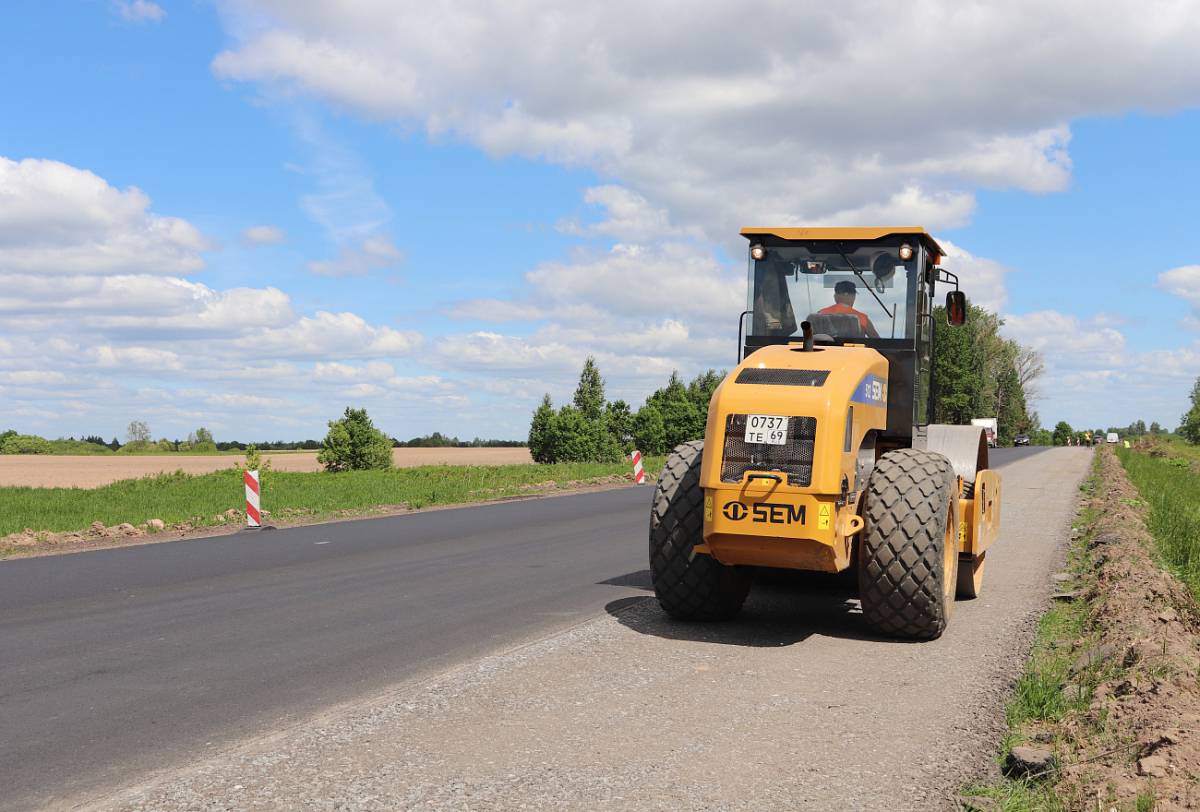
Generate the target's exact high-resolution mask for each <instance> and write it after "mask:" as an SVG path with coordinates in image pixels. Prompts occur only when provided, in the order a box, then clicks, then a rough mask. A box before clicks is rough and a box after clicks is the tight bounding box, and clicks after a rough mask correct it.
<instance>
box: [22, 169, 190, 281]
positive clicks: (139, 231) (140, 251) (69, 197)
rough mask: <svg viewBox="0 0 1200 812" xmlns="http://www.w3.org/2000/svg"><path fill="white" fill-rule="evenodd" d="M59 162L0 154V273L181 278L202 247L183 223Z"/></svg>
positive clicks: (136, 193)
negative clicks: (178, 275) (145, 275)
mask: <svg viewBox="0 0 1200 812" xmlns="http://www.w3.org/2000/svg"><path fill="white" fill-rule="evenodd" d="M149 205H150V199H149V198H148V197H147V196H146V194H145V193H144V192H142V191H141V190H140V189H136V188H133V187H130V188H128V189H126V190H124V191H121V190H119V189H115V188H113V187H112V186H110V185H108V183H106V182H105V181H104V180H103V179H101V178H99V177H97V176H96V175H94V174H92V173H91V172H88V171H87V170H83V169H77V168H75V167H73V166H68V165H67V164H64V163H59V162H58V161H48V160H40V159H36V158H27V159H25V160H22V161H13V160H10V159H8V158H4V157H2V156H0V273H8V274H12V273H21V274H39V275H72V274H92V275H101V274H130V273H138V274H168V275H170V274H184V273H191V272H194V271H198V270H200V269H201V268H202V267H203V266H204V262H203V260H202V259H201V256H200V255H201V252H203V251H204V250H205V249H207V248H208V242H207V241H206V240H205V239H204V237H203V236H202V235H201V234H200V231H199V230H198V229H197V228H196V227H195V226H193V225H192V224H191V223H189V222H187V221H186V220H181V219H179V218H177V217H163V216H161V215H156V214H152V213H150V212H149V211H147V209H148V208H149Z"/></svg>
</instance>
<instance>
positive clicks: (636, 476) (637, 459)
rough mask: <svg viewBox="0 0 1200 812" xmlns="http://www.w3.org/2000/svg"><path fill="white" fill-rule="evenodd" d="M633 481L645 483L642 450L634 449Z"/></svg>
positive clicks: (640, 483)
mask: <svg viewBox="0 0 1200 812" xmlns="http://www.w3.org/2000/svg"><path fill="white" fill-rule="evenodd" d="M633 481H634V482H636V483H637V484H639V485H642V484H645V482H646V472H645V471H643V470H642V452H640V451H638V450H637V449H636V448H635V449H634V450H633Z"/></svg>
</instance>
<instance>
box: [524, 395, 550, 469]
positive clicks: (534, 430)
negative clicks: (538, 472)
mask: <svg viewBox="0 0 1200 812" xmlns="http://www.w3.org/2000/svg"><path fill="white" fill-rule="evenodd" d="M554 418H555V414H554V404H553V403H552V402H551V400H550V393H549V392H547V393H546V394H545V395H543V396H542V403H541V405H540V406H538V407H537V409H535V410H534V412H533V420H531V421H530V422H529V455H530V456H531V457H533V461H534V462H543V463H550V462H554V460H555V454H554V451H555V449H554Z"/></svg>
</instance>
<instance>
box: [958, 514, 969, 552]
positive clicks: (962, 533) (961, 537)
mask: <svg viewBox="0 0 1200 812" xmlns="http://www.w3.org/2000/svg"><path fill="white" fill-rule="evenodd" d="M966 543H967V520H966V519H963V520H961V521H960V522H959V523H958V544H959V546H962V545H964V544H966Z"/></svg>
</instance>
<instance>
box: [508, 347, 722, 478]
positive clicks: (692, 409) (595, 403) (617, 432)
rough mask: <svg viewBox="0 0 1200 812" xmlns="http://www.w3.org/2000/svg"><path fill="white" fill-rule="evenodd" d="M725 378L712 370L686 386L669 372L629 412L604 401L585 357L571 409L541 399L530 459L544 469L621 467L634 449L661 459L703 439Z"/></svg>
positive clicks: (533, 422)
mask: <svg viewBox="0 0 1200 812" xmlns="http://www.w3.org/2000/svg"><path fill="white" fill-rule="evenodd" d="M724 377H725V373H724V372H717V371H716V370H712V369H710V370H708V371H706V372H703V373H701V374H699V375H697V376H696V377H695V378H693V379H692V380H691V381H690V382H688V383H686V384H685V383H684V382H683V379H682V378H680V377H679V373H678V372H672V373H671V378H670V380H669V381H668V382H667V385H666V386H664V387H663V388H661V389H659V390H657V391H655V392H654V393H653V394H652V395H650V397H648V398H646V402H645V403H644V404H643V405H642V407H641V408H640V409H638V410H637V412H633V411H632V410H631V409H630V407H629V404H628V403H626V402H625V401H624V400H615V401H612V402H609V401H608V400H607V399H606V398H605V395H604V379H603V378H602V377H601V376H600V370H599V368H598V367H597V366H596V360H595V359H594V358H592V357H590V356H589V357H588V359H587V360H586V361H585V362H584V364H583V371H582V372H580V374H579V384H578V385H577V386H576V388H575V395H574V397H573V398H572V400H571V402H570V403H568V404H564V405H563V406H561V407H559V408H558V409H555V408H554V403H553V401H552V400H551V398H550V395H549V394H546V395H545V396H544V397H543V398H542V403H541V405H540V406H538V408H537V410H536V411H534V413H533V419H532V420H531V421H530V425H529V453H530V455H531V456H532V457H533V459H534V462H544V463H553V462H619V461H620V460H621V459H623V458H625V457H627V456H628V455H629V454H630V453H631V452H632V451H633V449H634V448H637V449H639V450H640V451H641V452H642V453H643V454H650V455H661V454H665V453H667V452H668V451H670V450H671V449H672V448H674V447H675V446H677V445H679V444H680V443H683V442H687V441H688V440H694V439H696V438H698V437H703V436H704V423H705V420H707V418H708V402H709V400H710V399H711V398H712V393H713V391H714V390H715V389H716V388H717V386H718V385H719V384H720V383H721V381H722V380H723V379H724Z"/></svg>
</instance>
